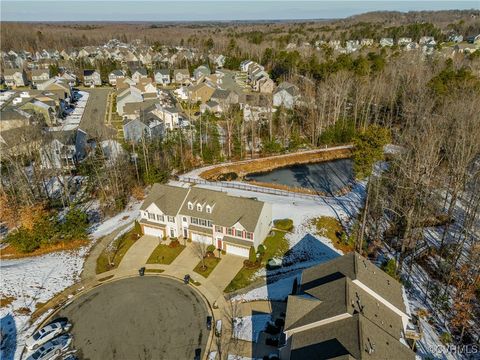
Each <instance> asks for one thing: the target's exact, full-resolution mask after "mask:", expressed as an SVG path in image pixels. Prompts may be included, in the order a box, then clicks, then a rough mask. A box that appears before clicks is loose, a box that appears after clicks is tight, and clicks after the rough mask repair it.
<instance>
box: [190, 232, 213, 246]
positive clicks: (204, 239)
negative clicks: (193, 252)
mask: <svg viewBox="0 0 480 360" xmlns="http://www.w3.org/2000/svg"><path fill="white" fill-rule="evenodd" d="M192 241H196V242H202V243H205V244H208V245H210V244H211V243H212V237H211V236H207V235H200V234H196V233H192Z"/></svg>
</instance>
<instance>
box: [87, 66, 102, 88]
mask: <svg viewBox="0 0 480 360" xmlns="http://www.w3.org/2000/svg"><path fill="white" fill-rule="evenodd" d="M83 85H85V86H100V85H102V78H101V77H100V73H99V72H98V71H97V70H83Z"/></svg>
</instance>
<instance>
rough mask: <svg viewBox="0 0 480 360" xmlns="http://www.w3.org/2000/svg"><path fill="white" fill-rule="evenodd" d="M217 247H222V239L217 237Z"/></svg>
mask: <svg viewBox="0 0 480 360" xmlns="http://www.w3.org/2000/svg"><path fill="white" fill-rule="evenodd" d="M217 249H222V239H217Z"/></svg>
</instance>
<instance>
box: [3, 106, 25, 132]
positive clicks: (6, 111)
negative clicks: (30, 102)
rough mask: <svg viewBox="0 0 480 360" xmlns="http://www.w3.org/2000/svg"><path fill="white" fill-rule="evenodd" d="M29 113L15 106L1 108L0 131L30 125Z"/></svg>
mask: <svg viewBox="0 0 480 360" xmlns="http://www.w3.org/2000/svg"><path fill="white" fill-rule="evenodd" d="M31 116H32V115H31V114H29V113H27V112H25V111H23V110H20V109H15V108H3V109H2V111H1V112H0V131H5V130H10V129H17V128H22V127H26V126H28V125H30V118H31Z"/></svg>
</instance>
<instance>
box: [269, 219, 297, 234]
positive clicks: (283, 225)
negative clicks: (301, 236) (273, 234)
mask: <svg viewBox="0 0 480 360" xmlns="http://www.w3.org/2000/svg"><path fill="white" fill-rule="evenodd" d="M273 224H274V226H275V227H276V228H277V229H279V230H284V231H292V229H293V220H292V219H279V220H275V221H274V222H273Z"/></svg>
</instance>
